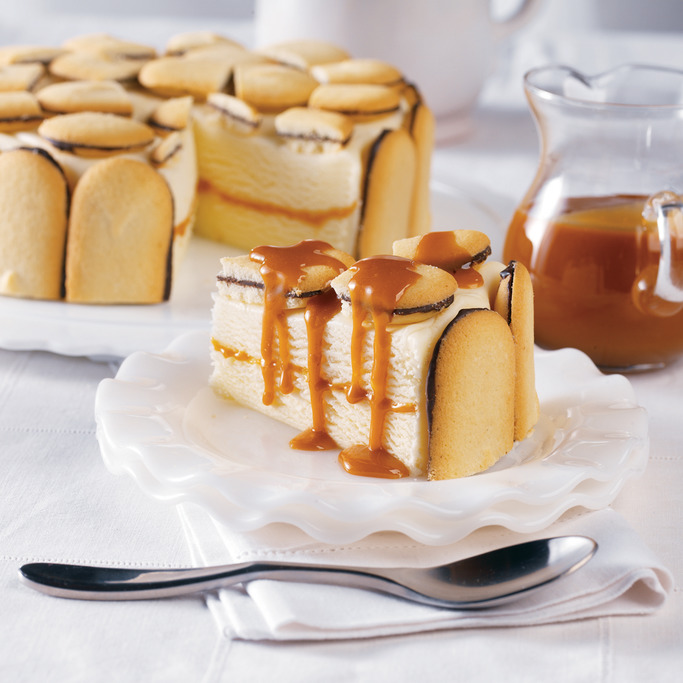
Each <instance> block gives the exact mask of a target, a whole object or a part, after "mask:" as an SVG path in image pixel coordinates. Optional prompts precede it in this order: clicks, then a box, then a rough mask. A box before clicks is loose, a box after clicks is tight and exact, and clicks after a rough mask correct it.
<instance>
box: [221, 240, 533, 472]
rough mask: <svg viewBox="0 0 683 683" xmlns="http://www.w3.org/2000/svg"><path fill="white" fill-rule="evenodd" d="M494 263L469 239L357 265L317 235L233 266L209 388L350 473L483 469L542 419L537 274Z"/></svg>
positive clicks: (225, 267)
mask: <svg viewBox="0 0 683 683" xmlns="http://www.w3.org/2000/svg"><path fill="white" fill-rule="evenodd" d="M489 254H490V244H489V240H488V237H486V235H484V234H483V233H481V232H477V231H472V230H461V231H453V232H433V233H427V234H426V235H424V236H421V237H414V238H408V239H404V240H399V241H397V242H395V243H394V245H393V254H392V255H380V256H370V257H366V258H363V259H360V260H358V261H356V260H354V258H353V257H352V256H351V255H349V254H347V253H344V252H343V251H341V250H338V249H335V248H334V247H332V246H330V245H329V244H328V243H325V242H323V241H321V240H304V241H302V242H299V243H297V244H294V245H291V246H284V247H283V246H261V247H256V248H254V249H252V250H251V252H250V253H249V254H248V255H243V256H237V257H231V258H224V259H222V262H221V263H222V269H221V272H220V273H219V275H218V282H217V293H216V295H215V302H214V308H213V327H212V343H213V350H212V362H213V372H212V375H211V378H210V384H211V386H212V387H213V389H214V391H215V392H216V393H217V394H218V395H219V396H222V397H224V398H226V399H230V400H235V401H237V402H238V403H240V404H243V405H245V406H249V407H251V408H253V409H255V410H258V411H260V412H262V413H264V414H265V415H268V416H270V417H272V418H275V419H277V420H280V421H282V422H285V423H287V424H289V425H291V426H293V427H295V428H296V429H297V430H299V433H298V434H297V435H296V436H294V437H293V438H292V440H291V442H290V446H291V447H292V448H294V449H301V450H329V449H340V454H339V461H340V464H341V466H342V467H343V468H344V469H345V470H346V471H347V472H349V473H351V474H357V475H365V476H372V477H385V478H400V477H407V476H427V477H428V478H429V479H449V478H454V477H463V476H468V475H471V474H474V473H476V472H480V471H482V470H485V469H487V468H488V467H490V466H491V465H492V464H494V463H495V462H496V461H497V460H498V459H500V458H501V457H502V456H503V455H505V453H507V452H508V451H509V450H510V449H511V448H512V446H513V444H514V442H515V441H518V440H522V439H524V438H525V437H526V436H527V435H528V434H529V432H530V431H531V430H532V429H533V427H534V425H535V423H536V421H537V419H538V399H537V396H536V392H535V378H534V365H533V302H532V291H531V286H530V279H529V275H528V272H527V271H526V269H525V268H524V266H522V265H521V264H517V263H514V262H513V263H511V264H509V265H508V266H505V265H504V264H502V263H497V262H494V261H490V260H488V256H489Z"/></svg>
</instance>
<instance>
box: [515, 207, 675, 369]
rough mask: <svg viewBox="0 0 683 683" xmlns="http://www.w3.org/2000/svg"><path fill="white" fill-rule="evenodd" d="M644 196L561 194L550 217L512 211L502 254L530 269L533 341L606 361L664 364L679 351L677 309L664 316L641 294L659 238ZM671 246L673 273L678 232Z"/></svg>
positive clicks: (653, 269) (650, 282)
mask: <svg viewBox="0 0 683 683" xmlns="http://www.w3.org/2000/svg"><path fill="white" fill-rule="evenodd" d="M646 200H647V198H646V197H641V196H636V195H615V196H610V197H597V198H595V197H579V198H572V199H566V200H564V203H563V205H562V206H560V207H559V208H558V210H557V211H555V212H554V215H553V216H552V217H551V218H543V217H541V216H540V215H539V214H540V211H539V210H538V208H537V207H535V206H534V205H530V206H526V207H521V208H520V209H519V210H518V211H517V212H516V214H515V215H514V217H513V219H512V222H511V224H510V227H509V229H508V234H507V239H506V243H505V248H504V252H503V259H504V261H505V262H509V261H511V260H518V261H521V262H522V263H523V264H524V265H526V266H527V268H528V269H529V272H530V273H531V278H532V283H533V287H534V308H535V336H536V343H537V344H539V345H540V346H543V347H546V348H560V347H564V346H572V347H575V348H578V349H581V350H582V351H584V352H586V353H587V354H588V355H589V356H590V357H591V358H592V359H593V361H594V362H595V363H596V364H597V365H600V366H602V367H605V368H629V367H634V366H638V365H657V364H661V363H666V362H668V361H670V360H672V359H673V358H674V357H675V356H676V355H678V354H679V353H680V351H681V350H683V310H679V312H677V313H674V314H673V315H671V314H670V313H671V309H669V310H666V306H665V305H658V304H657V302H655V301H653V300H652V298H651V297H648V295H647V289H648V288H649V289H650V290H651V289H652V287H653V286H654V282H655V279H656V276H657V268H658V259H659V242H658V239H657V234H656V227H655V226H654V225H649V226H648V224H647V223H646V222H645V221H644V219H643V217H642V211H643V208H644V205H645V202H646ZM672 250H673V261H674V263H678V264H679V265H678V272H679V273H680V272H681V269H683V234H680V235H678V236H677V239H676V240H675V244H674V245H673V246H672ZM679 277H680V278H683V275H679ZM673 310H676V309H673Z"/></svg>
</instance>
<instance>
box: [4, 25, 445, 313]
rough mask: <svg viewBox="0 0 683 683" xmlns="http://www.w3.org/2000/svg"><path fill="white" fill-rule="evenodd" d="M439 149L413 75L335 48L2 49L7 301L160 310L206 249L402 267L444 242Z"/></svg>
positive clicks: (96, 41)
mask: <svg viewBox="0 0 683 683" xmlns="http://www.w3.org/2000/svg"><path fill="white" fill-rule="evenodd" d="M433 136H434V119H433V116H432V114H431V111H430V110H429V108H428V107H427V105H426V104H425V103H424V102H423V101H422V98H421V96H420V93H419V90H418V88H417V87H416V86H415V85H414V84H412V83H411V82H410V81H409V80H408V78H407V77H406V76H405V75H404V74H402V73H400V72H399V71H398V70H397V69H396V68H395V67H393V66H392V65H390V64H387V63H385V62H382V61H379V60H376V59H363V58H355V57H352V56H351V55H349V54H348V53H347V52H346V51H344V50H342V49H340V48H339V47H337V46H335V45H332V44H329V43H326V42H321V41H315V40H301V41H292V42H287V43H282V44H278V45H271V46H267V47H263V48H260V49H258V50H256V49H248V48H247V47H245V46H243V45H240V44H238V43H236V42H235V41H233V40H230V39H229V38H227V37H224V36H220V35H217V34H214V33H211V32H208V31H199V32H190V33H183V34H179V35H176V36H173V37H172V38H171V39H169V41H168V43H167V45H166V46H165V49H164V50H162V51H161V52H158V51H157V50H156V49H155V48H154V47H151V46H147V45H144V44H137V43H132V42H129V41H125V40H121V39H118V38H114V37H112V36H109V35H106V34H94V35H85V36H77V37H74V38H72V39H71V40H68V41H66V42H65V43H64V44H63V45H61V46H59V47H48V46H22V45H16V46H7V47H4V48H0V295H5V296H15V297H23V298H34V299H56V300H65V301H67V302H76V303H157V302H161V301H164V300H166V299H168V298H169V297H170V296H171V293H172V291H173V281H174V274H175V273H176V272H177V271H178V268H179V266H180V264H181V262H182V260H183V256H184V254H185V251H186V249H187V245H188V242H189V240H190V239H191V236H192V234H193V233H194V234H197V235H200V236H202V237H205V238H208V239H210V240H214V241H217V242H220V243H225V244H229V245H231V246H233V247H236V248H237V249H239V250H243V251H249V250H250V249H252V248H254V247H256V246H258V245H260V244H269V245H273V246H285V245H289V244H293V243H295V242H298V241H302V240H304V239H313V240H322V241H326V242H328V243H330V244H332V245H333V246H334V247H335V248H337V249H341V250H343V251H345V252H347V253H350V254H352V255H353V256H354V257H355V258H361V257H364V256H368V255H371V254H376V253H388V252H390V250H391V244H392V242H393V241H395V240H397V239H399V238H402V237H407V236H410V235H417V234H421V233H423V232H426V231H427V230H428V229H429V227H430V215H429V168H430V160H431V154H432V148H433Z"/></svg>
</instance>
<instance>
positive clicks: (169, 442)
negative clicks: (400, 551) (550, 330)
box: [95, 332, 648, 545]
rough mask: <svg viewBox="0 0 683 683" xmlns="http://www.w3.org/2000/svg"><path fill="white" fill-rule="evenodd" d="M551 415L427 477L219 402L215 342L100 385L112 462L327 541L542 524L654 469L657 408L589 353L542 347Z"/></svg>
mask: <svg viewBox="0 0 683 683" xmlns="http://www.w3.org/2000/svg"><path fill="white" fill-rule="evenodd" d="M536 372H537V389H538V393H539V398H540V400H541V412H542V417H541V420H540V422H539V424H538V426H537V428H536V429H535V431H534V433H533V435H532V436H531V437H529V438H528V439H527V440H525V441H524V442H521V443H519V444H517V445H516V446H515V448H514V449H513V450H512V451H511V452H510V453H509V454H508V455H507V456H505V457H504V458H503V459H502V460H501V461H499V462H498V463H497V464H496V466H495V467H493V468H491V469H490V470H488V471H486V472H483V473H481V474H478V475H475V476H472V477H468V478H466V479H456V480H451V481H440V482H428V481H425V480H420V479H403V480H391V481H390V480H382V479H371V478H364V477H356V476H352V475H349V474H347V473H346V472H344V471H343V470H342V468H341V467H340V466H339V464H338V463H337V452H336V451H327V452H318V453H307V452H302V451H294V450H291V449H290V448H289V447H288V442H289V439H290V438H291V437H292V436H293V435H294V434H295V433H296V432H295V430H294V429H292V428H290V427H288V426H286V425H284V424H280V423H279V422H276V421H274V420H272V419H270V418H267V417H265V416H263V415H261V414H260V413H257V412H255V411H251V410H249V409H247V408H243V407H241V406H238V405H236V404H233V403H231V402H228V401H224V400H221V399H218V398H216V397H215V396H214V395H213V393H212V392H211V390H210V389H209V388H208V386H207V380H208V377H209V374H210V360H209V338H208V334H207V333H205V332H195V333H190V334H186V335H183V336H182V337H179V338H178V339H176V340H175V341H174V342H173V343H172V344H171V345H170V346H169V347H168V349H167V350H166V351H165V352H163V353H161V354H150V353H146V352H138V353H134V354H133V355H131V356H130V357H129V358H127V359H126V360H125V361H124V362H123V364H122V365H121V368H120V370H119V372H118V374H117V376H116V378H114V379H109V380H104V381H103V382H102V383H101V384H100V386H99V388H98V392H97V399H96V405H95V415H96V420H97V436H98V439H99V442H100V447H101V450H102V455H103V458H104V461H105V463H106V465H107V467H108V468H109V470H110V471H111V472H113V473H115V474H127V475H129V476H131V477H132V478H133V479H134V480H135V482H136V483H137V484H138V486H140V488H141V489H142V490H143V491H144V492H146V493H147V494H148V495H150V496H152V497H153V498H156V499H159V500H163V501H167V502H171V503H181V502H193V503H196V504H198V505H200V506H201V507H202V508H204V509H206V510H207V511H208V512H209V513H210V514H211V515H212V516H213V517H214V518H215V519H216V520H218V521H219V522H221V523H223V524H226V525H228V526H229V527H231V528H232V529H234V530H236V531H248V530H254V529H258V528H261V527H263V526H265V525H267V524H270V523H277V522H283V523H288V524H293V525H295V526H297V527H299V528H300V529H302V530H303V531H305V532H307V533H308V534H309V535H311V536H312V537H314V538H316V539H318V540H320V541H323V542H328V543H350V542H354V541H356V540H359V539H361V538H364V537H365V536H368V535H369V534H372V533H374V532H380V531H397V532H401V533H403V534H406V535H408V536H409V537H411V538H413V539H415V540H416V541H419V542H421V543H425V544H430V545H441V544H446V543H452V542H455V541H457V540H459V539H461V538H463V537H465V536H466V535H467V534H469V533H470V532H472V531H474V530H475V529H478V528H480V527H484V526H489V525H501V526H504V527H507V528H509V529H511V530H513V531H518V532H532V531H538V530H540V529H543V528H545V527H546V526H548V525H550V524H551V523H552V522H553V521H555V520H556V519H557V518H558V517H559V516H560V515H561V514H562V513H563V512H565V511H566V510H568V509H570V508H572V507H575V506H583V507H586V508H591V509H598V508H602V507H605V506H606V505H608V504H609V503H610V502H611V501H612V500H613V499H614V498H615V496H616V495H617V493H618V492H619V490H620V489H621V487H622V486H623V484H624V483H625V482H626V480H627V479H629V478H630V477H631V476H633V475H636V474H639V473H641V472H642V471H643V469H644V468H645V464H646V462H647V454H648V439H647V415H646V413H645V411H644V409H642V408H640V407H638V406H637V404H636V402H635V396H634V392H633V390H632V388H631V385H630V383H629V382H628V380H627V379H626V378H625V377H623V376H620V375H611V376H606V375H603V374H601V373H600V372H599V371H598V370H597V368H596V367H595V366H594V365H593V363H592V362H591V361H590V360H589V359H588V357H587V356H585V355H584V354H582V353H581V352H579V351H575V350H570V349H565V350H561V351H552V352H548V351H540V350H539V351H537V354H536Z"/></svg>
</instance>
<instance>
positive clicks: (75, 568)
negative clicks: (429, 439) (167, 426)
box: [19, 536, 598, 609]
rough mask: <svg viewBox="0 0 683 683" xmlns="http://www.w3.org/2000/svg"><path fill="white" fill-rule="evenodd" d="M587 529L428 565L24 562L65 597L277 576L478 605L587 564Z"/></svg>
mask: <svg viewBox="0 0 683 683" xmlns="http://www.w3.org/2000/svg"><path fill="white" fill-rule="evenodd" d="M597 547H598V546H597V543H596V542H595V541H594V540H593V539H591V538H587V537H585V536H559V537H555V538H547V539H542V540H537V541H528V542H526V543H520V544H518V545H512V546H508V547H506V548H500V549H498V550H493V551H491V552H487V553H484V554H483V555H477V556H476V557H470V558H468V559H464V560H458V561H456V562H452V563H450V564H445V565H442V566H440V567H429V568H424V569H375V568H367V567H337V566H329V565H310V564H296V563H291V564H288V563H284V562H267V561H263V562H262V561H258V562H244V563H242V564H232V565H225V566H222V567H204V568H195V569H162V570H158V569H122V568H107V567H84V566H79V565H71V564H54V563H49V562H37V563H33V564H25V565H24V566H23V567H21V569H20V570H19V576H20V579H21V580H22V581H23V582H24V583H25V584H27V585H29V586H31V588H35V589H36V590H38V591H41V592H43V593H47V594H48V595H53V596H57V597H60V598H77V599H81V600H145V599H149V598H168V597H174V596H179V595H186V594H188V593H197V592H201V591H211V590H215V589H217V588H224V587H227V586H233V585H235V584H240V583H245V582H247V581H253V580H254V579H274V580H277V581H300V582H306V583H321V584H334V585H341V586H352V587H355V588H365V589H369V590H375V591H380V592H382V593H389V594H390V595H394V596H397V597H400V598H405V599H407V600H412V601H413V602H419V603H422V604H424V605H433V606H437V607H450V608H458V609H474V608H481V607H492V606H494V605H500V604H502V603H504V602H509V601H511V600H514V599H516V598H517V597H519V596H520V595H522V594H525V593H528V592H529V591H530V590H532V589H534V588H538V587H540V586H543V585H544V584H547V583H549V582H550V581H554V580H555V579H557V578H559V577H561V576H564V575H566V574H569V573H570V572H573V571H575V570H577V569H578V568H579V567H581V566H582V565H584V564H585V563H586V562H588V560H589V559H590V558H591V557H592V556H593V555H594V553H595V551H596V550H597Z"/></svg>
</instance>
